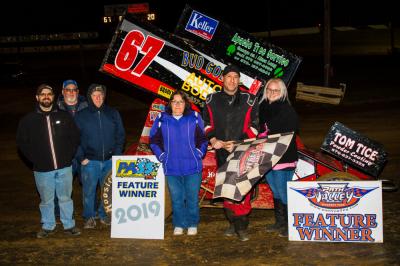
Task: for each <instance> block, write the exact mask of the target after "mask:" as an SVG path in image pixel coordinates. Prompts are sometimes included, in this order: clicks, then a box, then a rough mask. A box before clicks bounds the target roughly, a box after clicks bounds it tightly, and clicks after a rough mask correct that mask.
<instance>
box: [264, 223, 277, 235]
mask: <svg viewBox="0 0 400 266" xmlns="http://www.w3.org/2000/svg"><path fill="white" fill-rule="evenodd" d="M279 229H280V226H279V225H278V224H277V223H274V224H270V225H267V227H266V230H267V232H269V233H272V232H279Z"/></svg>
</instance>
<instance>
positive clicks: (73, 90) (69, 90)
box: [64, 89, 78, 93]
mask: <svg viewBox="0 0 400 266" xmlns="http://www.w3.org/2000/svg"><path fill="white" fill-rule="evenodd" d="M64 91H66V92H71V93H72V92H77V91H78V89H64Z"/></svg>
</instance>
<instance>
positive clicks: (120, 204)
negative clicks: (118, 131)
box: [111, 155, 165, 239]
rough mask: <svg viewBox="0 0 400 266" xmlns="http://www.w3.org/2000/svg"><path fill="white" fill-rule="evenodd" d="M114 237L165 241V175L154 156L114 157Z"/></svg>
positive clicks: (112, 220) (112, 226)
mask: <svg viewBox="0 0 400 266" xmlns="http://www.w3.org/2000/svg"><path fill="white" fill-rule="evenodd" d="M112 179H113V180H112V216H111V237H117V238H141V239H164V186H165V180H164V172H163V169H162V165H161V163H159V162H158V161H157V159H156V157H155V156H154V155H148V156H113V158H112Z"/></svg>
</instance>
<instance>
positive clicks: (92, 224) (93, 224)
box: [83, 217, 96, 229]
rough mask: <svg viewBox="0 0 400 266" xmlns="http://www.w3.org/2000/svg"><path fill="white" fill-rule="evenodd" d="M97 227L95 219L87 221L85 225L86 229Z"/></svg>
mask: <svg viewBox="0 0 400 266" xmlns="http://www.w3.org/2000/svg"><path fill="white" fill-rule="evenodd" d="M95 227H96V221H95V220H94V218H93V217H91V218H89V219H87V220H86V222H85V224H84V225H83V228H84V229H93V228H95Z"/></svg>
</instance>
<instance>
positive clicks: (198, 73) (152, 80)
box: [100, 14, 297, 107]
mask: <svg viewBox="0 0 400 266" xmlns="http://www.w3.org/2000/svg"><path fill="white" fill-rule="evenodd" d="M203 48H204V45H200V44H193V43H192V42H189V41H187V40H186V41H185V40H184V39H182V38H180V37H178V36H176V35H173V34H170V33H166V32H164V31H162V30H160V29H158V28H156V27H154V26H153V25H151V24H148V23H146V22H143V21H140V20H138V19H136V18H135V16H134V15H132V14H126V15H125V17H124V19H123V20H122V21H121V23H120V24H119V26H118V29H117V30H116V34H115V35H114V37H113V40H112V42H111V44H110V47H109V49H108V51H107V53H106V56H105V58H104V60H103V63H102V65H101V68H100V71H102V72H104V73H107V74H109V75H111V76H113V77H116V78H119V79H121V80H123V81H126V82H129V83H131V84H134V85H135V86H137V87H139V88H141V89H144V90H147V91H150V92H152V93H154V94H156V95H157V96H161V97H163V98H166V99H169V98H170V96H171V94H172V93H173V91H175V90H176V89H179V90H183V91H185V92H186V93H187V94H188V96H189V97H190V98H191V100H192V102H193V103H194V104H196V105H198V106H200V107H203V106H204V101H205V99H206V97H207V95H208V94H210V93H212V92H214V91H220V90H221V89H222V81H221V74H222V70H223V69H224V67H225V66H226V64H227V63H229V62H230V61H225V60H222V59H220V58H223V57H224V56H223V55H222V56H221V55H219V54H216V53H206V52H204V51H203V50H202V49H203ZM290 63H291V62H290ZM296 69H297V67H296V68H293V70H292V71H293V73H292V74H291V76H293V74H294V72H295V70H296ZM265 82H266V78H265V75H264V76H262V75H261V74H260V73H258V72H257V71H250V70H249V69H245V68H244V70H243V72H242V73H241V83H242V89H244V90H249V91H250V92H251V93H253V94H257V92H258V90H259V88H260V87H261V86H262V85H263V84H265Z"/></svg>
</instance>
